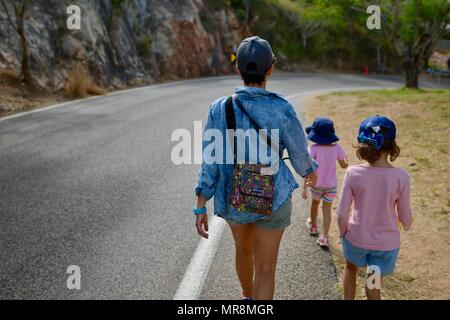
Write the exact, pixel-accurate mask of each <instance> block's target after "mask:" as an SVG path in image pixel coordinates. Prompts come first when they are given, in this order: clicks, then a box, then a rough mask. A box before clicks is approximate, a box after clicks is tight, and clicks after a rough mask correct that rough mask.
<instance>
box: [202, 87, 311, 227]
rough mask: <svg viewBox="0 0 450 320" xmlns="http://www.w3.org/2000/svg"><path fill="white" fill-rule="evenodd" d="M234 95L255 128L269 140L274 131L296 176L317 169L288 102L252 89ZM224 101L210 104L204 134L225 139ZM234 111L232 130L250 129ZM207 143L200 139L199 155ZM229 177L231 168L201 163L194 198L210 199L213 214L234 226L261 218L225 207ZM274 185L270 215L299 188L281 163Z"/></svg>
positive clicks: (228, 194)
mask: <svg viewBox="0 0 450 320" xmlns="http://www.w3.org/2000/svg"><path fill="white" fill-rule="evenodd" d="M236 95H237V97H238V98H239V100H240V101H241V102H242V104H243V105H244V107H245V109H246V111H247V113H248V114H249V115H250V116H251V117H252V118H253V119H254V120H255V121H256V122H257V123H258V125H259V126H260V127H261V128H264V129H267V130H269V132H268V135H269V136H270V129H278V135H279V137H278V139H279V151H280V154H283V151H284V150H285V149H286V150H287V152H288V154H289V160H290V162H291V164H292V166H293V168H294V169H295V171H296V172H297V173H298V174H299V175H300V176H302V177H305V176H307V175H309V174H310V173H311V172H313V171H315V170H316V169H317V167H318V165H317V163H316V162H315V161H314V160H313V159H312V158H311V157H310V155H309V153H308V148H307V143H306V138H305V134H304V132H303V129H302V125H301V124H300V121H299V120H298V118H297V115H296V113H295V111H294V108H293V107H292V105H291V104H290V103H289V102H288V101H286V100H285V99H284V98H283V97H282V96H280V95H278V94H276V93H273V92H270V91H267V90H264V89H262V88H255V87H238V88H237V89H236ZM226 100H227V97H222V98H220V99H218V100H216V101H215V102H213V104H212V105H211V107H210V108H209V111H208V116H207V120H206V124H205V131H206V130H208V129H218V130H220V131H221V133H222V135H223V136H224V137H226V138H228V135H227V132H226V129H227V124H226V114H225V104H226ZM234 110H235V117H236V128H239V129H243V130H244V131H245V130H248V129H250V128H252V127H251V125H250V123H249V120H248V117H246V116H245V115H244V114H242V113H241V112H240V110H239V109H238V108H237V107H236V106H234ZM225 140H227V141H226V142H225V143H229V141H228V139H225ZM210 142H211V141H210V140H209V138H208V139H206V140H205V135H204V136H203V152H205V148H206V146H207V145H208V144H209V143H210ZM223 152H224V153H225V152H226V148H224V151H223ZM203 155H204V154H203ZM232 175H233V165H232V164H217V163H212V164H211V163H210V164H208V163H207V162H205V160H204V159H203V163H202V165H201V168H200V172H199V176H198V182H197V186H196V187H195V193H196V195H199V194H200V193H201V194H202V195H203V196H204V197H205V198H206V199H207V200H209V199H211V198H212V197H213V196H214V213H215V214H216V215H218V216H220V217H222V218H226V219H228V218H229V219H232V220H234V221H236V222H238V223H250V222H254V221H256V220H258V219H260V218H263V217H264V215H262V214H249V213H243V212H239V211H237V210H235V209H234V208H233V207H232V206H230V205H229V199H230V191H231V184H232ZM274 181H275V194H274V203H273V211H274V214H276V211H277V210H278V209H280V208H281V207H282V206H283V205H284V204H285V203H286V202H287V201H288V200H289V199H290V198H291V195H292V192H293V191H294V190H295V189H296V188H298V187H299V185H298V183H297V182H296V181H295V178H294V177H293V175H292V173H291V171H290V170H289V168H288V167H287V165H286V164H285V163H284V161H282V160H280V161H279V167H278V170H277V171H276V174H275V177H274Z"/></svg>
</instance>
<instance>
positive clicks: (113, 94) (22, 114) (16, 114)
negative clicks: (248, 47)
mask: <svg viewBox="0 0 450 320" xmlns="http://www.w3.org/2000/svg"><path fill="white" fill-rule="evenodd" d="M227 77H230V76H219V77H210V78H214V80H217V79H225V78H227ZM210 78H208V77H205V78H199V79H190V80H180V81H172V82H166V83H159V84H152V85H148V86H144V87H139V88H134V89H124V90H118V91H113V92H110V93H107V94H105V95H103V96H93V97H88V98H82V99H76V100H70V101H66V102H62V103H58V104H55V105H51V106H48V107H43V108H39V109H34V110H30V111H23V112H18V113H15V114H12V115H10V116H5V117H2V118H0V122H2V121H6V120H11V119H14V118H20V117H23V116H26V115H29V114H33V113H39V112H43V111H48V110H51V109H56V108H60V107H64V106H67V105H69V104H75V103H79V102H88V101H92V100H99V99H102V98H105V97H112V96H116V95H120V94H123V93H133V92H139V91H144V90H148V89H157V88H161V87H165V86H170V85H173V84H177V83H181V82H183V83H195V82H201V81H205V80H209V79H210Z"/></svg>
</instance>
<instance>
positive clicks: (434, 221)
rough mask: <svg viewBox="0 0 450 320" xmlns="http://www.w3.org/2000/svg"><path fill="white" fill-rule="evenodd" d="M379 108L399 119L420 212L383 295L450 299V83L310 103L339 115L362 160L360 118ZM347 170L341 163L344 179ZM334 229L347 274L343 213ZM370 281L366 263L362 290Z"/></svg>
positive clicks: (336, 251) (341, 129) (341, 131)
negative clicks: (446, 86)
mask: <svg viewBox="0 0 450 320" xmlns="http://www.w3.org/2000/svg"><path fill="white" fill-rule="evenodd" d="M375 114H381V115H385V116H387V117H389V118H391V119H393V120H394V121H395V122H396V125H397V130H398V139H397V141H398V143H399V145H400V147H401V154H400V157H399V158H398V159H397V160H396V161H395V162H394V165H396V166H400V167H403V168H405V169H407V170H408V172H409V173H410V176H411V185H412V209H413V215H414V224H413V228H412V230H411V231H409V232H402V235H401V236H402V245H401V249H400V255H399V259H398V263H397V271H396V273H395V274H393V275H392V276H390V277H387V278H386V279H384V281H383V288H382V292H383V297H384V298H386V299H450V237H449V234H450V196H449V194H450V183H449V181H450V170H449V164H450V142H449V141H450V139H449V136H450V91H448V90H447V91H445V90H433V91H428V90H418V91H417V90H416V91H414V90H407V89H400V90H381V91H369V92H353V93H338V94H330V95H324V96H319V97H314V98H312V99H310V100H309V101H308V104H307V108H306V119H307V121H308V122H309V123H310V122H312V120H313V119H314V118H315V117H317V116H327V117H329V118H331V119H333V121H334V122H335V127H336V132H337V134H338V136H340V138H341V141H340V143H341V144H342V146H343V147H344V148H345V150H346V151H347V154H348V157H349V161H350V163H351V164H357V163H359V160H358V159H357V158H356V156H355V152H354V149H353V148H352V145H353V144H355V142H356V134H357V130H358V127H359V123H360V122H361V121H362V120H363V119H364V118H366V117H368V116H371V115H375ZM343 174H344V171H343V170H339V177H340V181H342V177H343ZM336 207H337V201H336V202H335V203H334V208H335V209H336ZM333 218H334V217H333ZM331 235H332V248H331V251H332V253H333V260H334V262H335V264H336V267H337V270H338V272H339V273H340V275H341V273H342V270H343V266H344V262H345V261H344V258H343V256H342V252H341V246H340V243H339V240H338V231H337V226H336V221H335V220H334V221H333V224H332V233H331ZM364 281H365V278H364V270H361V273H360V276H359V277H358V291H357V298H365V294H364Z"/></svg>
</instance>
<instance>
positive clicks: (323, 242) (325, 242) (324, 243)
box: [317, 234, 330, 248]
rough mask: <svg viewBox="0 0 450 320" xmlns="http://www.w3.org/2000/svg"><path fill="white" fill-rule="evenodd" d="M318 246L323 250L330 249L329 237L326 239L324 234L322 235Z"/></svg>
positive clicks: (318, 240)
mask: <svg viewBox="0 0 450 320" xmlns="http://www.w3.org/2000/svg"><path fill="white" fill-rule="evenodd" d="M317 244H318V245H319V246H320V247H321V248H328V247H329V246H330V244H329V242H328V237H325V236H324V235H323V234H321V235H320V237H319V239H317Z"/></svg>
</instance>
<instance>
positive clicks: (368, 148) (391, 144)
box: [355, 128, 400, 164]
mask: <svg viewBox="0 0 450 320" xmlns="http://www.w3.org/2000/svg"><path fill="white" fill-rule="evenodd" d="M383 129H384V128H381V132H383ZM355 148H356V156H357V157H358V159H359V160H366V161H367V162H369V163H370V164H372V163H374V162H376V161H377V160H378V159H380V155H381V153H382V152H388V153H389V160H390V161H394V160H395V159H397V157H398V156H399V155H400V147H399V146H398V145H397V143H396V142H395V139H386V140H385V141H384V143H383V146H382V147H381V149H380V150H377V149H375V147H374V146H373V145H371V144H370V143H368V142H364V143H358V145H357V146H356V147H355Z"/></svg>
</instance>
